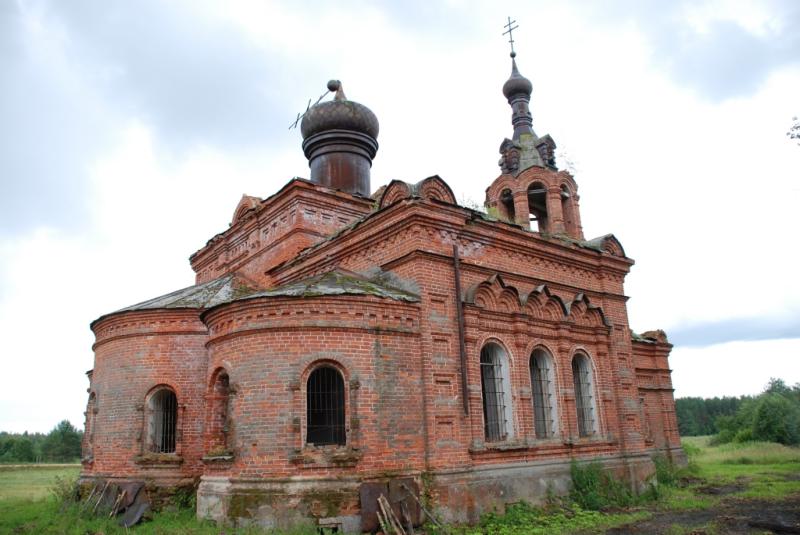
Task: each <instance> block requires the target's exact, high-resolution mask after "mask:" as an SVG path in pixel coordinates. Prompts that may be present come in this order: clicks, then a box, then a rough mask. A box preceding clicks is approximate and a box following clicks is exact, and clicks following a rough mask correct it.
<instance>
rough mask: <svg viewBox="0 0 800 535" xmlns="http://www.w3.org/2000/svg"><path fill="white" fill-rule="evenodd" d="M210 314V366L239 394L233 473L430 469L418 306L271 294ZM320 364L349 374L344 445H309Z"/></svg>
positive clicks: (282, 474) (275, 474)
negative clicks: (311, 380)
mask: <svg viewBox="0 0 800 535" xmlns="http://www.w3.org/2000/svg"><path fill="white" fill-rule="evenodd" d="M206 320H207V322H208V323H209V325H210V326H211V337H210V339H209V351H210V357H211V360H210V366H209V369H210V370H213V369H216V368H218V367H222V368H225V369H226V370H228V373H229V375H230V380H231V385H232V389H233V390H234V391H235V393H234V394H233V400H232V409H233V413H232V416H231V419H232V422H231V426H232V428H233V436H234V438H233V443H234V452H235V460H234V461H233V463H232V464H231V466H230V467H229V469H228V470H227V471H226V472H224V473H226V474H229V475H232V476H239V477H261V476H262V475H263V474H265V473H269V475H270V477H271V478H273V477H286V476H290V475H295V474H298V473H303V472H304V471H306V470H311V471H313V473H314V474H315V475H331V476H333V475H337V474H342V473H359V474H370V473H371V474H375V473H383V472H387V471H395V472H397V471H400V472H402V471H408V470H412V471H416V472H419V471H421V470H423V468H424V465H423V455H424V447H423V442H422V437H423V432H422V426H423V424H422V416H423V414H424V412H423V409H422V404H421V395H420V394H421V390H422V377H421V374H420V365H421V360H422V353H421V352H420V346H419V322H420V319H419V312H418V307H417V305H415V304H402V303H397V302H393V301H390V300H387V299H380V298H375V297H355V296H353V297H349V296H341V297H316V298H305V299H291V298H289V299H280V298H272V299H258V300H251V301H245V302H240V303H235V304H231V305H227V306H224V307H220V308H218V309H216V310H213V311H211V312H210V313H209V314H208V315H207V318H206ZM320 363H325V364H329V365H332V366H334V367H335V368H337V369H338V370H340V371H341V373H342V375H343V376H344V382H345V388H346V397H345V399H346V415H347V418H346V426H347V447H345V448H341V447H336V446H324V447H311V446H307V445H306V444H305V429H306V409H305V404H306V398H305V393H306V380H307V378H308V374H309V373H310V372H311V371H312V370H313V369H314V367H315V365H318V364H320ZM337 458H338V459H339V461H337ZM342 459H343V460H342ZM337 463H338V465H337ZM298 471H299V472H298Z"/></svg>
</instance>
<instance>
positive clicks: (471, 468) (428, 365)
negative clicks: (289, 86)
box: [82, 55, 682, 531]
mask: <svg viewBox="0 0 800 535" xmlns="http://www.w3.org/2000/svg"><path fill="white" fill-rule="evenodd" d="M328 88H329V90H330V91H332V92H334V93H335V96H334V97H333V98H332V99H330V100H326V101H322V102H320V103H318V104H316V105H314V106H313V107H311V108H310V109H309V110H308V111H307V112H306V114H305V115H304V116H303V118H302V123H301V131H302V136H303V145H302V146H303V150H304V152H305V155H306V157H307V158H308V160H309V166H310V179H308V180H306V179H300V178H294V179H292V180H290V181H289V182H288V183H287V184H286V185H285V186H283V187H282V188H281V189H280V190H279V191H278V192H277V193H275V194H274V195H272V196H271V197H267V198H266V199H261V198H258V197H250V196H243V197H242V199H241V201H240V202H239V204H238V206H237V207H236V209H235V211H234V214H233V220H232V221H231V224H230V228H228V229H227V230H225V231H224V232H222V233H220V234H218V235H216V236H214V237H213V238H211V239H210V240H209V241H208V243H207V244H206V245H205V246H204V247H203V248H201V249H200V250H199V251H197V252H196V253H194V254H193V255H192V256H191V266H192V269H193V270H194V271H195V273H196V281H195V282H196V283H195V285H194V286H191V287H188V288H185V289H182V290H178V291H176V292H173V293H171V294H168V295H164V296H162V297H157V298H155V299H151V300H149V301H145V302H143V303H139V304H137V305H133V306H131V307H128V308H125V309H122V310H119V311H116V312H113V313H110V314H106V315H104V316H101V317H100V318H98V319H97V320H95V321H94V322H93V323H92V325H91V327H92V330H93V332H94V334H95V337H96V342H95V344H94V352H95V364H94V369H93V370H92V371H91V372H89V373H88V375H89V380H90V387H89V401H88V407H87V412H86V433H85V435H84V459H83V471H82V478H83V480H84V481H87V482H91V481H102V480H112V481H119V482H121V481H133V480H137V481H145V482H147V483H148V484H150V485H152V486H157V487H158V486H161V487H170V486H176V485H185V484H187V483H192V482H199V486H198V490H197V514H198V516H200V517H205V518H213V519H218V520H233V521H235V522H239V523H255V524H261V525H264V526H275V527H285V526H289V525H293V524H297V523H301V522H314V523H316V524H318V525H320V526H328V527H331V528H338V529H339V530H341V531H361V530H363V531H371V530H375V529H376V528H377V527H378V524H377V522H376V514H375V511H376V507H377V505H376V498H377V497H378V496H379V495H380V494H384V495H385V496H386V497H387V498H389V501H390V502H391V503H392V506H393V507H394V508H395V510H396V514H397V515H398V516H399V517H401V519H402V521H403V522H412V523H419V522H420V520H421V517H422V513H421V512H420V511H421V507H420V503H419V502H418V501H417V500H416V498H417V497H419V499H420V500H421V501H422V503H423V504H425V503H426V500H427V503H428V504H429V505H430V509H431V510H432V512H433V514H434V515H435V516H437V517H439V518H440V519H443V520H447V521H474V520H475V519H477V517H478V515H480V514H481V513H482V512H485V511H488V510H491V509H493V508H496V507H500V508H502V506H503V505H504V504H506V503H509V502H513V501H519V500H529V501H534V502H536V501H539V500H541V499H542V498H543V497H544V496H545V495H546V494H547V493H548V492H549V491H550V490H551V489H552V491H555V492H558V493H565V492H567V491H568V488H569V484H570V476H569V468H570V460H571V459H577V460H579V461H580V460H589V459H592V460H597V461H600V462H602V463H603V464H604V465H605V466H606V468H608V469H609V470H612V471H614V472H615V473H616V474H617V475H618V476H619V477H622V478H624V479H625V480H627V481H628V482H629V483H630V484H631V485H632V486H633V487H638V488H642V486H643V485H644V484H645V482H646V481H647V480H648V479H649V478H650V477H652V475H653V473H654V464H653V461H652V458H653V456H654V455H665V456H667V457H670V458H673V459H674V460H676V461H679V462H680V461H682V458H681V455H682V451H681V450H680V443H679V437H678V430H677V424H676V417H675V407H674V402H673V397H672V385H671V380H670V369H669V366H668V362H667V357H668V355H669V352H670V348H671V345H670V344H669V343H668V342H667V339H666V336H665V335H664V333H663V332H662V331H652V332H648V333H645V334H643V335H637V334H634V333H633V332H631V330H630V328H629V326H628V317H627V311H626V301H627V297H626V296H625V293H624V291H623V281H624V279H625V276H626V274H627V273H628V271H629V270H630V268H631V266H632V265H633V260H631V259H630V258H628V256H626V254H625V251H624V250H623V248H622V245H621V244H620V242H619V241H618V240H617V239H616V238H615V237H614V236H613V235H611V234H608V235H605V236H601V237H598V238H594V239H588V240H587V239H585V238H584V236H583V231H582V227H581V217H580V206H579V203H578V200H579V196H578V187H577V184H576V182H575V179H574V178H573V176H572V175H570V174H569V173H568V172H566V171H559V170H558V168H557V167H556V162H555V157H554V149H555V142H554V141H553V139H552V138H551V137H550V136H548V135H545V136H543V137H539V136H537V134H536V133H535V132H534V130H533V128H532V117H531V113H530V111H529V101H530V96H531V92H532V87H531V82H530V81H529V80H528V79H527V78H525V77H523V76H522V75H521V74H520V73H519V71H518V69H517V65H516V60H515V59H514V56H513V55H512V70H511V77H510V78H509V79H508V81H506V82H505V84H504V85H503V94H504V95H505V97H506V98H507V99H508V103H509V104H510V106H511V110H512V124H513V134H512V135H511V137H510V138H508V139H505V140H504V141H503V142H502V144H501V146H500V153H501V159H500V168H501V171H500V174H499V176H498V177H497V178H495V179H494V181H492V182H491V183H490V184H488V188H487V189H486V203H485V207H486V212H485V213H484V212H481V211H476V210H473V209H469V208H466V207H463V206H459V205H458V204H457V202H456V199H455V196H454V195H453V192H452V191H451V189H450V187H449V186H448V185H447V183H445V181H444V180H443V179H441V178H439V177H438V176H432V177H429V178H426V179H424V180H422V181H419V182H416V183H406V182H402V181H399V180H394V181H392V182H390V183H389V184H388V185H387V186H385V187H381V188H378V189H377V191H375V192H373V191H372V190H371V187H370V168H371V165H372V159H373V158H374V157H375V155H376V152H377V150H378V143H377V137H378V120H377V118H376V117H375V115H374V114H373V113H372V112H371V111H370V110H369V109H368V108H367V107H365V106H363V105H361V104H358V103H356V102H353V101H350V100H348V99H347V98H346V97H345V94H344V92H343V89H342V85H341V84H340V83H338V82H336V81H332V82H330V83H329V84H328ZM487 157H490V156H489V155H488V154H487ZM487 182H488V181H487Z"/></svg>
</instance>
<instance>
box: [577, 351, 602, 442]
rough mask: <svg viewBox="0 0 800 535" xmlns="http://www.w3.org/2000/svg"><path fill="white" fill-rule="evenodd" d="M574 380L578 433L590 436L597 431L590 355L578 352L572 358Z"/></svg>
mask: <svg viewBox="0 0 800 535" xmlns="http://www.w3.org/2000/svg"><path fill="white" fill-rule="evenodd" d="M572 381H573V383H574V384H575V409H576V411H577V416H578V435H580V436H582V437H588V436H589V435H593V434H594V433H595V429H596V425H595V423H596V422H595V415H594V385H593V384H592V363H591V361H590V360H589V357H587V356H586V355H584V354H583V353H578V354H576V355H575V356H574V357H573V358H572Z"/></svg>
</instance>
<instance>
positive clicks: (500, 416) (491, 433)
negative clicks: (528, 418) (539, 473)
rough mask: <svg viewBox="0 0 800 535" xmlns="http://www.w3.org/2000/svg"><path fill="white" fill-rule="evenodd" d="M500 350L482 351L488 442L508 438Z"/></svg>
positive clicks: (485, 348) (488, 349)
mask: <svg viewBox="0 0 800 535" xmlns="http://www.w3.org/2000/svg"><path fill="white" fill-rule="evenodd" d="M498 351H500V349H499V348H498V347H496V346H492V345H488V346H485V347H484V348H483V349H482V350H481V389H482V391H483V426H484V435H485V436H486V440H488V441H497V440H504V439H505V438H506V435H507V433H506V424H507V422H506V419H505V414H506V405H505V392H504V391H503V369H502V362H501V360H500V356H499V355H498V354H497V352H498Z"/></svg>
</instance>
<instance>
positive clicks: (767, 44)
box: [594, 0, 800, 101]
mask: <svg viewBox="0 0 800 535" xmlns="http://www.w3.org/2000/svg"><path fill="white" fill-rule="evenodd" d="M602 9H603V10H604V11H605V12H604V13H594V15H597V16H600V17H601V18H602V19H604V20H605V21H606V22H607V23H610V24H613V25H619V24H621V23H623V22H624V21H626V20H628V21H631V22H632V23H633V24H635V25H636V26H637V27H638V28H639V29H640V30H641V31H642V33H643V35H644V36H645V40H646V43H647V44H648V45H649V46H650V48H651V54H652V58H653V62H654V63H655V64H656V65H658V66H659V67H660V68H662V69H663V70H664V71H665V72H666V73H667V74H668V75H669V76H670V77H671V78H672V79H673V80H674V81H675V82H676V83H678V84H680V85H682V86H684V87H688V88H690V89H692V90H694V91H695V92H697V94H699V95H700V96H702V97H704V98H706V99H708V100H711V101H721V100H725V99H729V98H734V97H742V96H749V95H752V94H754V93H755V92H756V91H757V90H758V89H759V87H760V86H761V84H762V83H764V81H765V80H766V79H767V77H768V76H769V75H770V74H771V73H772V72H773V71H774V70H775V69H778V68H781V67H784V66H787V65H790V64H797V63H800V4H798V3H797V2H796V1H794V0H774V1H771V2H763V3H759V4H755V5H749V6H748V5H745V4H740V3H731V2H724V1H706V2H704V3H700V4H698V3H697V2H687V1H684V2H674V3H664V2H661V1H650V2H648V1H644V2H641V1H637V2H630V1H629V0H619V1H617V2H612V3H611V4H606V3H603V8H602Z"/></svg>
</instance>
